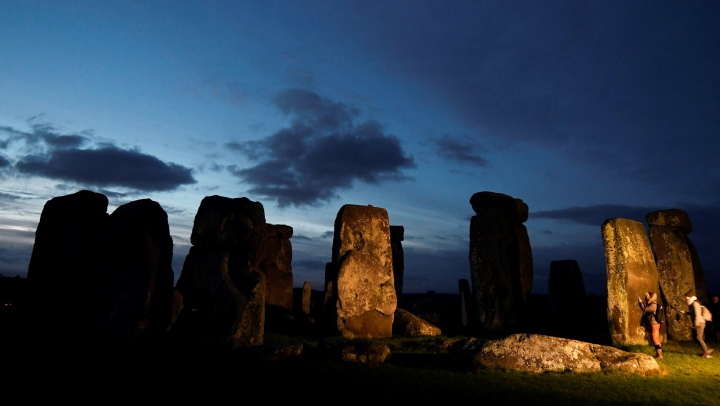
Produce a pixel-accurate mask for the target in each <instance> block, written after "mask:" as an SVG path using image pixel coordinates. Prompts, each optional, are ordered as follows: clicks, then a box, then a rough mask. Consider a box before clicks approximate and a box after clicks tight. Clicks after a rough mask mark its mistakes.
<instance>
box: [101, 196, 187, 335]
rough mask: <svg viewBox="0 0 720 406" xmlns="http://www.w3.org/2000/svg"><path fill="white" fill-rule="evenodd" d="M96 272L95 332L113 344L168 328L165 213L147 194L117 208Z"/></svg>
mask: <svg viewBox="0 0 720 406" xmlns="http://www.w3.org/2000/svg"><path fill="white" fill-rule="evenodd" d="M103 245H104V246H105V251H104V252H105V254H104V258H103V259H102V261H101V262H100V264H99V265H100V267H99V269H98V272H97V276H96V278H97V288H96V292H97V293H98V300H97V304H96V305H95V306H96V310H97V323H98V327H97V328H98V332H99V334H100V335H101V337H103V338H106V339H108V340H110V341H115V342H118V343H127V342H134V341H136V340H137V339H139V338H140V337H141V336H143V335H149V334H155V335H157V334H159V333H161V332H164V331H166V330H167V328H168V326H169V325H170V321H171V318H172V309H173V282H174V273H173V270H172V255H173V253H172V248H173V241H172V238H171V237H170V228H169V226H168V218H167V213H165V210H163V208H162V207H160V204H158V203H157V202H154V201H152V200H150V199H142V200H136V201H133V202H130V203H127V204H124V205H122V206H120V207H118V208H117V209H116V210H115V211H114V212H113V213H112V215H110V218H109V221H108V223H107V230H106V232H105V237H104V239H103Z"/></svg>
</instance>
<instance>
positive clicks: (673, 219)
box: [645, 209, 707, 340]
mask: <svg viewBox="0 0 720 406" xmlns="http://www.w3.org/2000/svg"><path fill="white" fill-rule="evenodd" d="M645 219H646V220H647V222H648V225H649V226H650V238H651V239H652V244H653V247H654V248H655V255H656V256H657V270H658V275H659V278H660V287H661V288H662V293H663V296H664V298H665V301H666V303H667V306H666V315H667V333H668V334H669V335H670V336H671V337H672V338H673V339H675V340H692V327H693V326H692V319H691V318H690V317H689V316H687V315H684V314H682V312H684V311H687V309H688V306H687V303H686V302H685V294H686V293H687V292H692V294H693V295H695V296H697V297H698V299H700V301H701V303H705V304H707V297H706V293H705V286H704V285H705V283H704V281H705V277H704V275H703V271H702V267H701V266H700V263H699V262H700V261H699V259H697V253H695V252H694V251H695V250H694V247H693V246H692V243H690V240H689V238H688V236H687V235H688V234H690V232H692V224H691V223H690V219H689V218H688V216H687V213H685V212H684V211H682V210H677V209H672V210H660V211H654V212H652V213H648V214H647V215H645ZM694 257H695V258H694ZM696 265H697V267H696ZM698 279H700V281H701V282H700V283H698ZM698 293H700V294H698ZM701 295H703V296H705V297H702V298H701ZM703 300H705V301H703Z"/></svg>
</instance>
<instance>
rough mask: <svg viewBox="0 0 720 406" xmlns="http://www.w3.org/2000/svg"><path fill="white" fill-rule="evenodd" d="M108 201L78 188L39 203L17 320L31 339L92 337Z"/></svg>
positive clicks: (102, 196)
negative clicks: (21, 320)
mask: <svg viewBox="0 0 720 406" xmlns="http://www.w3.org/2000/svg"><path fill="white" fill-rule="evenodd" d="M107 205H108V199H107V197H105V196H104V195H102V194H100V193H95V192H91V191H88V190H82V191H79V192H77V193H74V194H71V195H67V196H59V197H54V198H52V199H50V200H49V201H47V202H46V203H45V207H43V211H42V214H41V215H40V223H39V224H38V227H37V231H36V232H35V244H34V246H33V252H32V256H31V258H30V265H29V267H28V275H27V290H26V296H25V309H24V314H23V318H24V320H25V323H26V324H27V329H28V331H29V332H30V334H31V335H32V336H38V335H40V334H42V335H45V334H47V332H48V331H52V332H53V336H54V337H53V341H55V340H56V339H59V340H65V339H68V340H70V337H68V336H71V337H72V339H77V338H78V337H87V336H89V335H91V334H92V325H91V321H92V320H93V319H94V318H95V315H94V314H93V313H92V312H93V311H94V308H93V307H92V306H88V303H93V302H95V300H96V296H95V292H96V291H97V290H96V289H97V285H96V283H95V281H96V278H97V271H98V269H97V268H98V264H99V263H100V261H101V260H102V258H103V244H102V236H103V234H104V232H105V229H106V227H107V221H108V217H109V216H108V214H107Z"/></svg>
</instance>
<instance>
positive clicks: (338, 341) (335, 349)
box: [316, 337, 391, 364]
mask: <svg viewBox="0 0 720 406" xmlns="http://www.w3.org/2000/svg"><path fill="white" fill-rule="evenodd" d="M316 349H317V351H318V352H319V353H320V354H321V355H323V356H325V357H327V358H330V359H334V360H337V361H345V362H358V363H363V364H380V363H383V362H385V361H387V360H388V359H390V356H391V353H390V348H389V347H388V346H387V345H385V344H381V343H377V342H374V341H370V340H345V339H342V338H337V337H327V338H323V339H322V340H320V342H319V343H318V345H317V347H316Z"/></svg>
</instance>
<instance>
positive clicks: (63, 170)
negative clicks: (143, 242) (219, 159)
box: [15, 147, 196, 191]
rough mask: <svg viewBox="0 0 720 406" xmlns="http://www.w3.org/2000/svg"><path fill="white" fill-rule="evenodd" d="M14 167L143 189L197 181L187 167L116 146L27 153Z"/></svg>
mask: <svg viewBox="0 0 720 406" xmlns="http://www.w3.org/2000/svg"><path fill="white" fill-rule="evenodd" d="M15 168H16V169H17V170H18V171H20V172H21V173H24V174H27V175H35V176H42V177H47V178H51V179H61V180H65V181H72V182H77V183H80V184H83V185H93V186H101V187H107V186H115V187H125V188H129V189H136V190H142V191H166V190H173V189H176V188H177V187H179V186H181V185H187V184H192V183H196V181H195V179H194V178H193V177H192V171H191V170H190V169H188V168H185V167H183V166H181V165H178V164H174V163H165V162H163V161H161V160H160V159H158V158H156V157H154V156H152V155H147V154H143V153H141V152H139V151H135V150H124V149H120V148H117V147H105V148H101V149H72V148H71V149H58V150H54V151H52V152H50V153H49V154H45V155H28V156H25V157H23V158H21V159H20V161H19V162H18V163H17V164H15Z"/></svg>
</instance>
